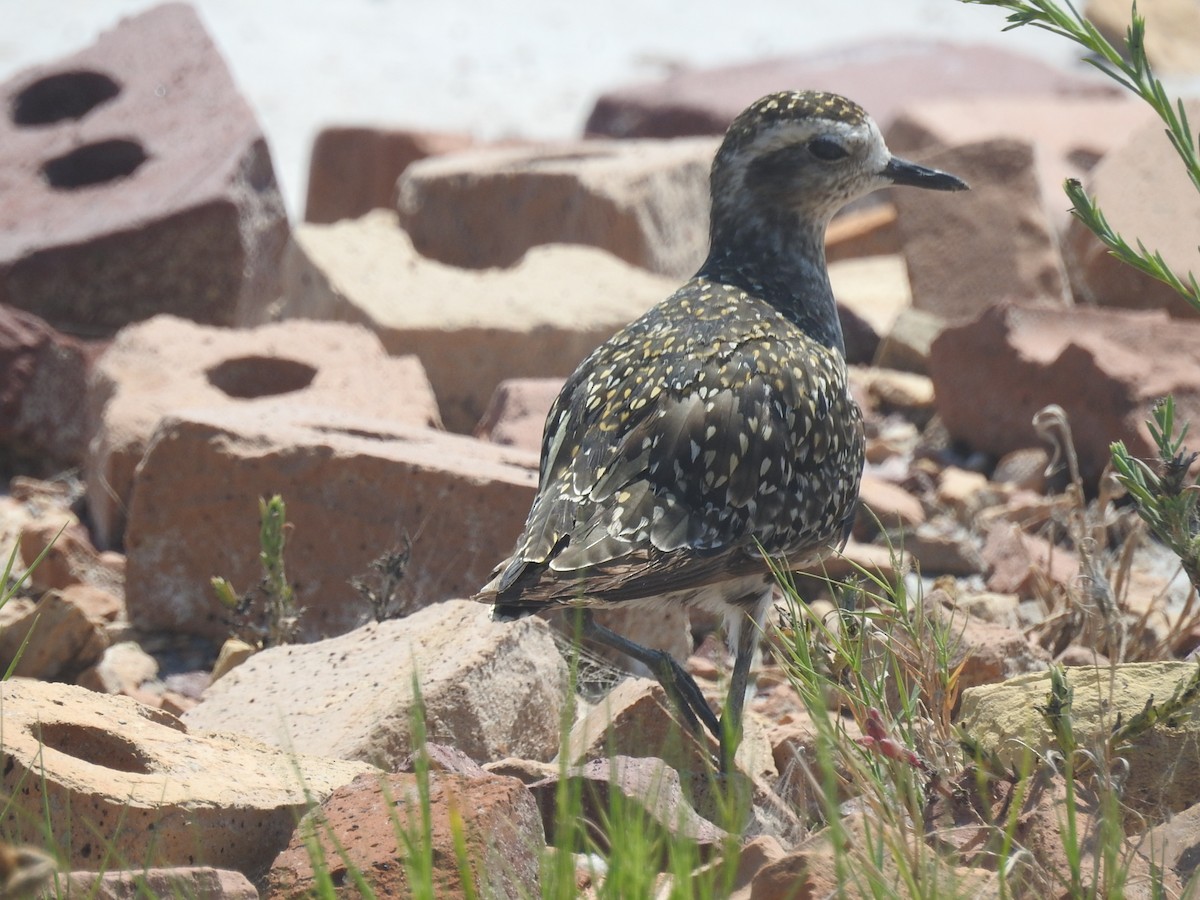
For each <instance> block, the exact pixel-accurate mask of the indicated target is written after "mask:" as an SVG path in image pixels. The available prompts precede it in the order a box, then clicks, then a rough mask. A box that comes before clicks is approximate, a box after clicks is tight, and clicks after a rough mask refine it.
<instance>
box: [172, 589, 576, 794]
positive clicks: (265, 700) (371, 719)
mask: <svg viewBox="0 0 1200 900" xmlns="http://www.w3.org/2000/svg"><path fill="white" fill-rule="evenodd" d="M414 678H415V679H417V680H418V681H419V684H420V689H421V697H422V701H423V703H424V706H425V717H426V721H425V728H426V732H427V734H428V736H429V740H430V741H433V742H436V743H443V744H449V745H451V746H453V747H456V748H457V749H459V750H461V751H462V752H464V753H466V754H467V755H468V756H470V757H471V758H472V759H475V760H489V759H499V758H500V757H503V756H507V755H520V756H527V757H529V758H532V759H549V758H550V757H551V756H553V755H554V754H555V753H556V752H557V750H558V747H559V743H560V739H559V727H560V725H561V710H562V706H563V704H564V703H565V702H566V699H567V690H568V688H567V670H566V664H565V663H564V662H563V659H562V657H561V656H560V655H559V653H558V651H557V650H556V649H555V646H554V640H553V638H552V637H551V635H550V630H549V627H548V626H547V625H546V623H545V622H543V621H542V620H540V619H537V618H525V619H520V620H518V621H516V622H511V623H495V622H492V621H491V620H490V617H489V612H488V609H487V607H486V606H484V605H483V604H479V603H473V602H471V601H469V600H451V601H447V602H445V603H438V604H435V605H433V606H429V607H427V608H425V609H423V610H421V611H420V612H417V613H414V614H413V615H411V616H408V617H407V618H404V619H394V620H390V621H387V622H377V623H375V622H373V623H371V624H369V625H365V626H363V627H362V628H359V629H357V630H355V631H352V632H350V633H349V634H344V635H341V636H339V637H335V638H329V639H328V640H324V641H318V642H316V643H313V644H296V645H290V646H283V647H272V648H270V649H268V650H263V651H261V652H259V653H256V654H255V655H254V656H252V657H251V658H250V659H248V660H247V661H246V662H244V663H243V664H242V665H240V666H238V667H237V668H236V669H234V670H233V671H232V672H230V673H228V674H227V675H225V677H223V678H222V679H221V680H220V681H217V682H215V683H214V684H213V685H212V686H211V687H210V688H209V689H208V691H206V692H205V695H204V702H202V703H201V704H200V705H199V706H196V707H195V708H193V709H191V710H189V711H188V712H187V713H185V714H184V716H183V720H184V721H185V722H186V723H187V725H188V727H189V728H192V729H196V730H201V731H208V730H213V731H235V732H238V733H239V734H245V735H249V736H251V737H253V738H254V739H255V740H259V741H263V742H266V743H268V744H272V745H274V746H277V747H281V748H293V749H295V750H297V751H299V752H302V753H310V754H313V755H319V756H331V757H336V758H340V759H356V760H363V761H371V762H375V763H376V764H378V765H380V766H382V767H384V768H386V769H388V770H389V771H394V770H395V768H396V767H397V766H398V765H400V764H401V763H402V762H404V761H405V760H406V759H407V756H408V754H409V753H410V752H411V751H412V750H413V743H412V731H411V727H410V725H411V723H410V717H411V716H412V715H413V714H414V712H415V708H414V703H415V698H414V696H413V680H414Z"/></svg>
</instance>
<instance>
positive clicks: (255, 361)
mask: <svg viewBox="0 0 1200 900" xmlns="http://www.w3.org/2000/svg"><path fill="white" fill-rule="evenodd" d="M204 374H205V375H207V376H208V383H209V384H211V385H212V386H213V387H215V388H216V389H217V390H219V391H221V392H222V393H223V394H226V395H227V396H229V397H235V398H237V399H239V400H253V399H254V398H256V397H273V396H275V395H277V394H290V393H291V392H292V391H299V390H303V389H304V388H306V387H308V386H309V385H310V384H312V380H313V379H314V378H316V377H317V370H316V369H314V368H313V367H312V366H310V365H307V364H305V363H302V362H297V361H296V360H293V359H279V358H277V357H270V356H242V357H238V358H237V359H227V360H225V361H224V362H222V363H219V364H217V365H215V366H213V367H212V368H211V369H209V370H208V371H207V372H205V373H204Z"/></svg>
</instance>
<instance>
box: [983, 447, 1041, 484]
mask: <svg viewBox="0 0 1200 900" xmlns="http://www.w3.org/2000/svg"><path fill="white" fill-rule="evenodd" d="M1049 466H1050V453H1049V451H1047V450H1046V448H1044V447H1021V448H1019V449H1017V450H1010V451H1009V452H1008V453H1005V454H1004V456H1002V457H1000V459H999V460H998V461H997V463H996V468H995V469H993V470H992V481H995V482H998V483H999V484H1008V485H1012V486H1013V487H1015V488H1017V489H1018V490H1026V491H1033V492H1035V493H1038V494H1040V493H1042V492H1043V491H1045V489H1046V473H1047V470H1048V469H1049Z"/></svg>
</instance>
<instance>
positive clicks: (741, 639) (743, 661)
mask: <svg viewBox="0 0 1200 900" xmlns="http://www.w3.org/2000/svg"><path fill="white" fill-rule="evenodd" d="M747 618H749V617H747ZM759 627H760V626H759V622H758V620H757V617H755V618H754V619H753V620H750V621H746V622H743V623H742V627H741V630H740V631H739V632H738V636H737V647H736V648H735V651H734V652H735V656H734V660H733V677H732V678H731V679H730V681H729V693H728V694H727V695H726V697H725V709H724V711H723V712H722V714H721V732H720V735H719V740H720V741H721V771H722V772H731V771H732V770H733V758H734V756H735V755H736V754H737V749H738V745H739V744H741V742H742V712H743V710H744V708H745V706H746V683H747V681H749V679H750V663H751V662H753V661H754V651H755V649H756V648H757V647H758V637H759Z"/></svg>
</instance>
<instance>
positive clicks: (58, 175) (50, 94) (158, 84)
mask: <svg viewBox="0 0 1200 900" xmlns="http://www.w3.org/2000/svg"><path fill="white" fill-rule="evenodd" d="M0 96H3V98H4V103H3V106H4V108H5V109H7V110H9V111H10V115H8V116H5V117H4V119H3V120H0V191H3V193H4V194H5V196H6V198H7V199H6V202H5V203H4V206H3V209H0V303H4V304H8V305H11V306H16V307H19V308H21V309H24V310H28V311H30V312H33V313H36V314H37V315H39V316H41V317H42V318H43V319H45V320H46V321H48V322H50V324H52V325H53V326H54V327H55V328H58V329H60V330H62V331H67V332H71V333H74V334H82V335H102V334H111V333H113V332H114V331H116V330H117V329H118V328H120V327H121V326H123V325H126V324H128V323H130V322H135V321H138V320H140V319H144V318H147V317H149V316H152V315H154V314H155V313H159V312H172V313H175V314H176V315H181V316H184V317H186V318H191V319H195V320H196V321H201V322H208V323H213V324H219V325H233V324H239V323H242V322H245V321H248V320H252V318H253V316H252V313H257V312H258V311H259V310H261V309H263V308H264V307H266V306H267V305H268V304H270V303H271V302H272V301H274V300H275V298H276V296H277V294H278V285H279V259H280V254H281V253H282V251H283V246H284V242H285V241H286V238H287V232H288V224H287V216H286V213H285V211H284V208H283V200H282V198H281V196H280V193H279V188H278V186H277V184H276V182H275V174H274V171H273V169H272V166H271V157H270V153H269V152H268V150H267V144H266V141H265V140H264V138H263V134H262V130H261V129H260V128H259V125H258V123H257V122H256V121H255V118H254V114H253V112H252V111H251V109H250V107H249V106H248V105H247V103H246V101H245V100H244V99H243V98H242V97H241V96H240V95H239V94H238V92H237V89H236V88H235V86H234V84H233V80H232V78H231V77H230V74H229V71H228V69H226V67H225V64H224V61H223V60H222V59H221V56H220V54H219V53H218V52H217V50H216V48H215V47H214V46H213V44H212V41H211V40H210V39H209V37H208V35H207V33H206V31H205V28H204V25H203V23H202V22H201V20H200V17H199V16H198V15H197V14H196V12H195V11H194V10H193V9H192V8H191V7H190V6H187V5H185V4H182V3H170V4H164V5H161V6H158V7H155V8H153V9H150V10H149V11H147V12H144V13H142V14H141V15H138V16H134V17H131V18H128V19H125V20H123V21H122V22H120V23H119V24H118V25H117V26H116V27H115V28H113V29H112V30H111V31H108V32H106V33H105V34H103V35H101V36H100V38H99V40H97V41H96V43H95V44H93V45H92V46H90V47H88V48H86V49H84V50H81V51H79V52H78V53H75V54H73V55H71V56H68V57H65V58H63V59H60V60H58V61H57V62H54V63H51V64H47V65H43V66H39V67H37V68H33V69H27V70H25V71H23V72H20V73H18V74H17V75H15V76H14V77H13V78H12V79H10V80H9V81H8V82H6V83H5V84H4V85H2V86H0Z"/></svg>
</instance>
